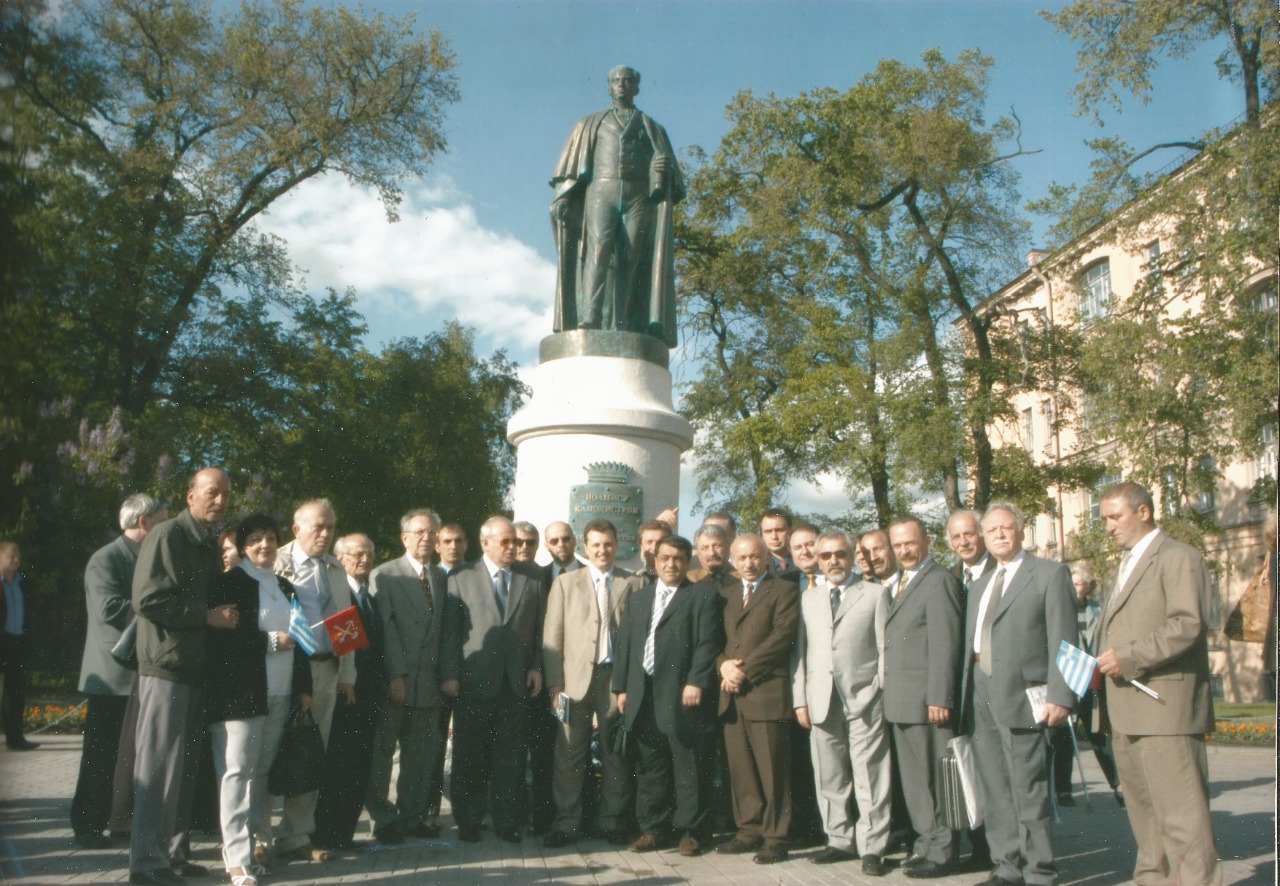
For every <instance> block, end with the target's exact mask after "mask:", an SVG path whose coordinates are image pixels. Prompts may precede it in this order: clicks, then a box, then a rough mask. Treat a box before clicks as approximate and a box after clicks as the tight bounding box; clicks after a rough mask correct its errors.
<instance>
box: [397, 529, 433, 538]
mask: <svg viewBox="0 0 1280 886" xmlns="http://www.w3.org/2000/svg"><path fill="white" fill-rule="evenodd" d="M433 532H435V530H434V529H406V530H405V531H404V534H405V535H412V536H413V537H414V538H422V536H424V535H430V534H431V533H433Z"/></svg>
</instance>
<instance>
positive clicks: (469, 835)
mask: <svg viewBox="0 0 1280 886" xmlns="http://www.w3.org/2000/svg"><path fill="white" fill-rule="evenodd" d="M458 839H459V840H461V841H462V842H463V843H479V842H480V829H479V828H464V827H459V828H458Z"/></svg>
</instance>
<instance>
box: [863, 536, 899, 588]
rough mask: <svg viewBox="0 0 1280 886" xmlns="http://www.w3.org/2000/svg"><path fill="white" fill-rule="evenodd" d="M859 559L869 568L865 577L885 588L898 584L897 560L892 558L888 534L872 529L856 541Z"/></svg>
mask: <svg viewBox="0 0 1280 886" xmlns="http://www.w3.org/2000/svg"><path fill="white" fill-rule="evenodd" d="M858 550H859V552H861V555H862V557H861V559H863V560H865V561H866V564H867V566H869V567H870V572H869V573H868V574H867V577H868V578H869V579H871V580H873V581H877V582H879V583H880V584H882V585H884V586H885V587H886V588H893V587H896V586H897V584H898V560H897V558H895V557H894V556H893V547H892V546H891V545H890V544H889V534H888V533H887V532H885V531H884V530H883V529H873V530H871V531H870V532H868V533H866V534H864V535H863V536H862V538H861V539H859V540H858Z"/></svg>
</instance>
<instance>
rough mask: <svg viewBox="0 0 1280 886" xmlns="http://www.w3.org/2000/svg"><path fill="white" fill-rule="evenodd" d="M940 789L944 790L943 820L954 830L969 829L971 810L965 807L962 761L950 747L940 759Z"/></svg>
mask: <svg viewBox="0 0 1280 886" xmlns="http://www.w3.org/2000/svg"><path fill="white" fill-rule="evenodd" d="M938 771H939V775H938V778H939V789H940V790H941V791H942V820H943V821H944V822H945V823H946V825H947V827H949V828H950V829H951V830H953V831H964V830H968V829H969V812H968V810H967V809H966V808H965V801H964V783H963V782H962V781H961V780H960V761H959V760H957V759H956V755H955V751H952V750H951V749H950V748H948V749H947V752H946V753H944V754H943V755H942V757H941V758H939V760H938Z"/></svg>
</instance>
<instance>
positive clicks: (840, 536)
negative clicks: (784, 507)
mask: <svg viewBox="0 0 1280 886" xmlns="http://www.w3.org/2000/svg"><path fill="white" fill-rule="evenodd" d="M795 547H796V545H795V534H794V533H793V535H792V549H793V550H794V549H795ZM853 550H854V546H853V543H852V542H851V540H850V539H849V537H848V536H847V535H845V534H844V533H843V532H826V533H823V535H822V536H820V537H819V538H818V540H817V553H816V559H817V560H819V561H820V562H821V563H822V566H823V573H824V575H825V577H826V580H825V583H824V586H819V585H810V586H809V589H808V590H806V591H805V592H804V593H803V594H802V596H801V599H800V611H801V619H800V627H799V632H798V634H797V637H796V646H795V649H794V650H793V651H792V653H791V674H792V677H791V680H792V684H791V688H792V694H793V695H794V703H795V706H796V720H797V721H798V722H799V724H800V725H801V726H803V727H805V728H807V729H809V728H811V729H812V745H813V760H814V769H815V770H816V773H817V785H818V791H819V794H820V797H821V808H822V811H823V820H824V825H825V829H826V833H827V848H826V849H824V850H823V851H822V852H821V853H819V854H818V855H817V856H816V857H815V858H814V859H813V861H814V863H815V864H833V863H836V862H841V861H849V860H851V859H853V858H855V857H856V856H857V854H859V853H861V855H862V871H863V873H865V874H867V875H868V876H872V877H879V876H883V875H884V872H885V868H884V855H885V852H886V850H887V849H888V846H889V794H890V781H891V778H892V773H891V761H890V758H889V736H888V733H887V727H886V726H885V722H884V704H883V701H882V697H881V696H882V692H881V688H880V684H881V667H880V662H881V648H882V647H883V645H884V629H885V619H886V618H887V616H888V611H889V595H888V592H887V591H886V590H885V588H884V587H883V586H882V585H878V584H875V583H874V582H868V581H858V580H856V579H855V578H854V575H853ZM850 791H852V792H853V794H854V796H855V797H856V798H857V808H858V810H859V813H860V814H859V816H858V822H857V827H856V832H855V827H854V825H853V823H852V821H851V820H850V815H849V802H848V800H849V793H850ZM855 835H856V844H855Z"/></svg>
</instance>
